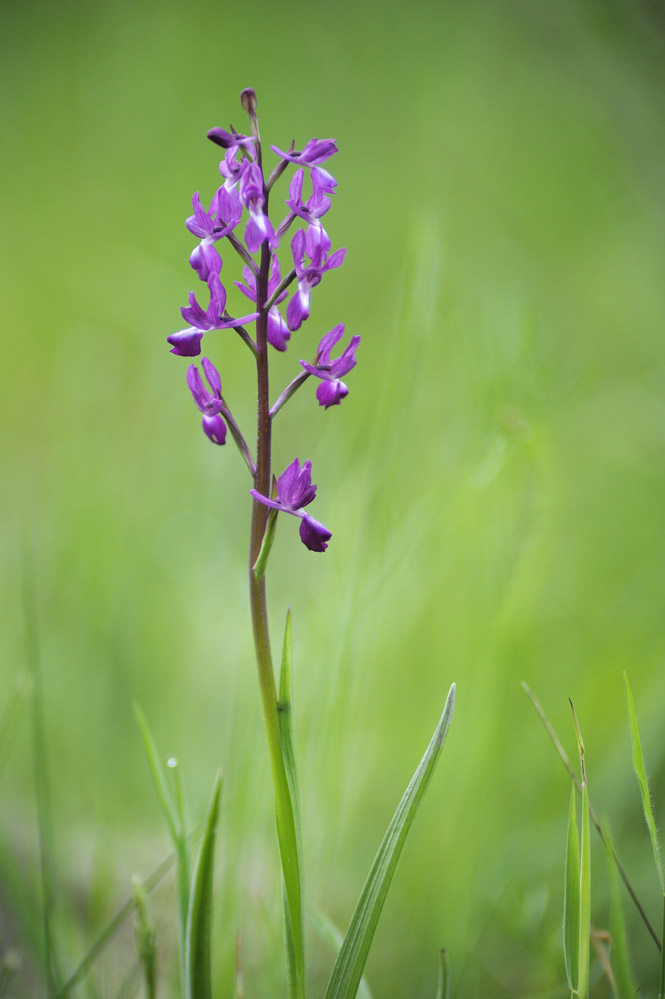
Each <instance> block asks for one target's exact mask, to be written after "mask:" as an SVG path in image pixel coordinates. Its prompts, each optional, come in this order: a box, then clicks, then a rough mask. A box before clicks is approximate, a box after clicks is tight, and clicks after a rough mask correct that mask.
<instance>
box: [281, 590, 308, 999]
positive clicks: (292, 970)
mask: <svg viewBox="0 0 665 999" xmlns="http://www.w3.org/2000/svg"><path fill="white" fill-rule="evenodd" d="M291 662H292V641H291V611H290V610H289V611H288V613H287V615H286V627H285V629H284V645H283V649H282V663H281V668H280V673H279V702H278V707H279V715H278V722H279V739H280V745H281V750H282V760H283V763H284V771H285V773H286V781H287V784H288V799H289V800H285V801H284V803H283V805H282V808H280V807H279V805H278V807H277V836H278V839H279V845H280V855H281V857H282V876H283V890H284V924H285V935H286V955H287V970H288V979H289V981H288V985H289V997H290V999H302V997H304V994H305V931H304V908H303V863H302V834H301V828H300V795H299V792H298V774H297V770H296V758H295V751H294V748H293V692H292V691H293V684H292V678H291ZM284 797H285V799H286V796H284ZM285 857H295V861H296V862H295V864H289V863H285V862H284V858H285Z"/></svg>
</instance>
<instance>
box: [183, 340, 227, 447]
mask: <svg viewBox="0 0 665 999" xmlns="http://www.w3.org/2000/svg"><path fill="white" fill-rule="evenodd" d="M201 366H202V368H203V370H204V371H205V375H206V378H207V379H208V384H209V385H210V388H211V389H212V391H209V390H208V389H207V388H206V387H205V385H204V384H203V379H202V378H201V373H200V371H199V369H198V368H197V367H196V365H195V364H190V366H189V367H188V368H187V384H188V385H189V390H190V392H191V393H192V395H193V396H194V402H195V403H196V405H197V407H198V408H199V410H200V411H201V412H202V413H203V419H202V420H201V426H202V427H203V432H204V434H206V436H207V437H209V438H210V440H211V441H212V442H213V444H224V443H225V442H226V424H225V423H224V420H223V419H222V417H221V416H220V415H219V414H220V412H221V411H222V409H223V408H224V406H223V403H222V380H221V378H220V377H219V372H218V370H217V368H216V367H215V365H214V364H213V363H212V361H209V360H208V358H207V357H204V358H202V360H201Z"/></svg>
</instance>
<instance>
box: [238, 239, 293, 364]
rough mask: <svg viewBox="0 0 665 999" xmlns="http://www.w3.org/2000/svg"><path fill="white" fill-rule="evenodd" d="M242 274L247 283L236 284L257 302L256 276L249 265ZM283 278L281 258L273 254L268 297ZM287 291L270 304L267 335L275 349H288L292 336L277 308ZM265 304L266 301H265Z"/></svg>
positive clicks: (250, 298)
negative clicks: (280, 265)
mask: <svg viewBox="0 0 665 999" xmlns="http://www.w3.org/2000/svg"><path fill="white" fill-rule="evenodd" d="M242 276H243V278H244V279H245V283H244V284H243V282H242V281H235V282H234V284H235V285H236V286H237V287H238V288H240V290H241V292H242V293H243V295H246V296H247V298H248V299H249V300H250V302H256V277H255V276H254V274H253V272H252V271H251V270H250V269H249V267H243V270H242ZM281 280H282V278H281V273H280V268H279V260H278V259H277V257H276V256H275V254H273V255H272V260H271V262H270V278H269V280H268V298H270V297H271V296H272V295H273V294H274V293H275V291H276V289H277V287H278V285H279V283H280V281H281ZM286 295H287V292H286V290H284V291H283V292H282V293H281V295H279V296H278V298H277V299H276V301H275V303H274V304H273V305H271V306H270V309H269V311H268V328H267V337H268V343H270V344H272V346H273V347H274V348H275V350H286V345H287V343H288V341H289V338H290V336H291V332H290V330H289V327H288V326H287V325H286V322H285V321H284V319H283V318H282V315H281V313H280V311H279V309H278V308H277V302H283V301H284V299H285V298H286ZM264 304H265V303H264Z"/></svg>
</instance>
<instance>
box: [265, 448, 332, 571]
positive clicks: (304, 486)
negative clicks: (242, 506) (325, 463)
mask: <svg viewBox="0 0 665 999" xmlns="http://www.w3.org/2000/svg"><path fill="white" fill-rule="evenodd" d="M250 493H251V495H252V496H253V497H254V499H255V500H258V502H259V503H263V505H264V506H269V507H270V508H271V509H272V510H279V511H281V512H282V513H290V514H292V516H294V517H299V518H300V521H301V523H300V540H301V541H302V542H303V544H304V545H305V546H306V547H307V548H309V550H310V551H311V552H324V551H325V550H326V548H327V547H328V542H329V541H330V539H331V537H332V534H331V532H330V531H329V530H328V528H327V527H324V525H323V524H321V523H320V522H319V521H318V520H315V519H314V517H312V516H310V514H308V513H305V511H304V510H303V509H302V507H304V506H307V505H308V504H309V503H311V502H312V500H313V499H314V497H315V496H316V486H315V485H312V463H311V461H309V459H308V460H307V461H306V462H305V464H304V465H303V466H302V468H301V467H300V462H299V461H298V459H297V458H295V459H294V460H293V461H292V462H291V464H290V465H289V466H288V468H286V469H285V470H284V471H283V472H282V474H281V475H280V477H279V478H278V479H277V499H268V497H267V496H263V495H262V494H261V493H259V492H257V491H256V489H250Z"/></svg>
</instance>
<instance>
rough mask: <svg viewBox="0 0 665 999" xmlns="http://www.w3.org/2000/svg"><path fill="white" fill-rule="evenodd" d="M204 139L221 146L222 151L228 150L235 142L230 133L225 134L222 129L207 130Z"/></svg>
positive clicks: (224, 130)
mask: <svg viewBox="0 0 665 999" xmlns="http://www.w3.org/2000/svg"><path fill="white" fill-rule="evenodd" d="M206 138H208V139H210V141H211V142H214V143H216V145H218V146H221V147H222V149H229V148H230V147H231V146H232V145H233V143H234V142H235V139H234V138H233V136H232V135H231V133H230V132H227V131H226V129H224V128H217V127H215V128H211V129H209V131H207V132H206Z"/></svg>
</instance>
